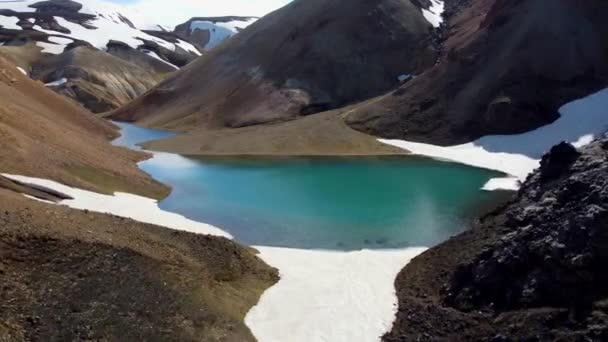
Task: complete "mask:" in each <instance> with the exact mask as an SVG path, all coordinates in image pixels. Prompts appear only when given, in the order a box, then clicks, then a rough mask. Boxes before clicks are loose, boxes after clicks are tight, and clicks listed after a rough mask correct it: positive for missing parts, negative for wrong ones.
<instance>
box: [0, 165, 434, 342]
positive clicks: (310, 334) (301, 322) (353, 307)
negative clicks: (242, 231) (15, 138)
mask: <svg viewBox="0 0 608 342" xmlns="http://www.w3.org/2000/svg"><path fill="white" fill-rule="evenodd" d="M159 156H160V157H163V158H170V157H171V155H170V154H166V153H163V154H159ZM3 176H5V177H7V178H10V179H13V180H16V181H19V182H23V183H28V184H33V185H37V186H40V187H44V188H48V189H52V190H55V191H58V192H61V193H64V194H66V195H69V196H70V197H72V198H74V199H73V200H64V201H62V202H61V203H60V204H61V205H66V206H69V207H71V208H75V209H81V210H84V209H86V210H90V211H94V212H101V213H108V214H113V215H116V216H121V217H127V218H131V219H134V220H137V221H140V222H145V223H151V224H156V225H160V226H165V227H168V228H171V229H176V230H183V231H188V232H193V233H198V234H211V235H217V236H224V237H227V238H231V236H230V235H229V234H228V233H226V232H224V231H222V230H220V229H218V228H215V227H213V226H210V225H207V224H204V223H199V222H195V221H192V220H189V219H187V218H185V217H183V216H181V215H177V214H173V213H170V212H166V211H163V210H161V209H160V208H159V207H158V204H157V202H156V201H155V200H152V199H149V198H145V197H141V196H136V195H131V194H125V193H115V194H114V195H113V196H110V195H102V194H97V193H93V192H90V191H85V190H80V189H75V188H72V187H68V186H65V185H62V184H59V183H57V182H53V181H50V180H45V179H39V178H32V177H24V176H16V175H9V174H4V175H3ZM29 198H31V197H29ZM43 202H45V201H43ZM45 203H49V202H45ZM255 248H257V249H258V250H259V251H260V257H261V258H262V259H263V260H264V261H265V262H266V263H268V264H269V265H271V266H274V267H276V268H278V269H279V271H280V274H281V280H280V281H279V282H278V283H277V284H276V285H275V286H273V287H271V288H270V289H268V290H267V291H266V292H265V293H264V295H263V296H262V298H261V300H260V302H259V303H258V305H257V306H255V307H254V308H252V310H251V311H250V312H249V314H248V315H247V317H246V320H245V322H246V323H247V325H248V326H249V328H250V329H251V330H252V332H253V333H254V335H255V336H256V337H257V338H258V339H259V340H260V341H261V342H274V341H277V342H284V341H290V342H298V341H306V342H309V341H331V342H340V341H344V342H347V341H379V340H380V336H381V335H382V334H384V333H385V332H387V331H388V330H389V329H390V328H391V325H392V322H393V320H394V318H395V313H396V310H397V296H396V294H395V289H394V285H393V284H394V280H395V277H396V275H397V273H398V272H399V271H400V270H401V269H402V268H403V267H404V266H405V265H406V264H407V263H408V262H409V261H410V260H411V259H412V258H414V257H415V256H416V255H418V254H420V253H421V252H423V251H424V249H423V248H410V249H403V250H379V251H370V250H364V251H357V252H348V253H347V252H339V251H313V250H295V249H288V248H274V247H255Z"/></svg>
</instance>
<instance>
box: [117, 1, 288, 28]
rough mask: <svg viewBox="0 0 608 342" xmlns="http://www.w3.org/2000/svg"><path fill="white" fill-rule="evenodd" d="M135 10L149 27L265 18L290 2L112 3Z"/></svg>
mask: <svg viewBox="0 0 608 342" xmlns="http://www.w3.org/2000/svg"><path fill="white" fill-rule="evenodd" d="M109 1H111V2H115V3H119V4H122V5H126V6H129V7H132V8H133V9H134V10H135V11H137V12H139V13H140V14H141V15H143V17H144V18H146V24H150V23H155V24H161V25H167V26H175V25H177V24H181V23H183V22H185V21H187V20H188V19H190V18H191V17H205V16H223V15H240V16H255V17H261V16H264V15H265V14H268V13H270V12H272V11H274V10H275V9H278V8H280V7H283V6H284V5H286V4H287V3H289V2H290V0H109Z"/></svg>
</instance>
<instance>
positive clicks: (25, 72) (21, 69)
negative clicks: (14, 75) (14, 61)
mask: <svg viewBox="0 0 608 342" xmlns="http://www.w3.org/2000/svg"><path fill="white" fill-rule="evenodd" d="M17 70H19V71H20V72H21V73H22V74H24V75H25V76H27V71H25V69H23V68H22V67H17Z"/></svg>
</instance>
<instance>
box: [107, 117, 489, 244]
mask: <svg viewBox="0 0 608 342" xmlns="http://www.w3.org/2000/svg"><path fill="white" fill-rule="evenodd" d="M119 125H120V126H121V127H122V129H123V130H122V133H123V136H122V137H121V138H119V139H117V140H116V141H115V142H114V143H115V144H117V145H122V146H127V147H131V148H137V147H136V145H135V144H136V143H141V142H144V141H148V140H153V139H160V138H164V137H168V136H171V135H172V133H168V132H161V131H155V130H149V129H143V128H139V127H136V126H133V125H129V124H122V123H121V124H119ZM140 167H141V169H142V170H144V171H146V172H147V173H149V174H150V175H152V176H153V177H155V178H156V179H157V180H159V181H161V182H163V183H165V184H168V185H170V186H171V187H172V188H173V191H172V193H171V195H170V196H169V197H168V198H166V199H165V200H163V201H161V203H160V206H161V208H163V209H165V210H168V211H172V212H177V213H180V214H182V215H184V216H186V217H189V218H191V219H194V220H198V221H201V222H206V223H209V224H212V225H215V226H217V227H220V228H222V229H224V230H226V231H228V232H230V233H231V234H232V235H233V236H234V237H235V239H236V240H237V241H240V242H242V243H245V244H249V245H264V246H282V247H293V248H314V249H337V250H356V249H362V248H368V249H378V248H399V247H411V246H433V245H435V244H437V243H440V242H442V241H444V240H446V239H447V238H449V237H450V236H452V235H454V234H457V233H459V232H461V231H463V230H464V229H466V227H467V224H468V223H469V222H470V220H471V218H472V217H473V215H474V214H475V213H476V211H477V209H478V208H479V207H480V205H481V204H483V203H488V202H491V201H493V200H495V199H496V198H497V196H499V195H497V194H495V193H489V192H485V191H482V190H480V188H481V187H482V186H483V185H484V184H485V182H486V181H487V180H488V179H490V178H492V177H496V176H497V173H495V172H491V171H487V170H482V169H476V168H471V167H467V166H463V165H458V164H453V163H444V162H440V161H436V160H431V159H426V158H414V157H383V158H371V157H370V158H363V157H358V158H338V157H336V158H282V159H281V158H266V159H264V158H256V159H250V158H245V159H243V158H241V159H225V158H224V159H219V158H198V157H196V158H195V157H184V156H179V155H175V154H168V153H158V154H156V156H155V157H154V158H153V159H150V160H148V161H145V162H143V163H141V164H140Z"/></svg>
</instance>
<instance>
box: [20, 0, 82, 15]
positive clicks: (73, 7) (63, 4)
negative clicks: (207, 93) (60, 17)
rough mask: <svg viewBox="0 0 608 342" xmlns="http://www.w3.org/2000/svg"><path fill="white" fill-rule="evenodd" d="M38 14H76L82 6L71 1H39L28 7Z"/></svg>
mask: <svg viewBox="0 0 608 342" xmlns="http://www.w3.org/2000/svg"><path fill="white" fill-rule="evenodd" d="M29 7H31V8H35V9H36V11H38V12H61V11H66V12H74V13H77V12H79V11H80V10H81V9H82V4H80V3H78V2H75V1H72V0H49V1H41V2H37V3H35V4H32V5H30V6H29Z"/></svg>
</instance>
